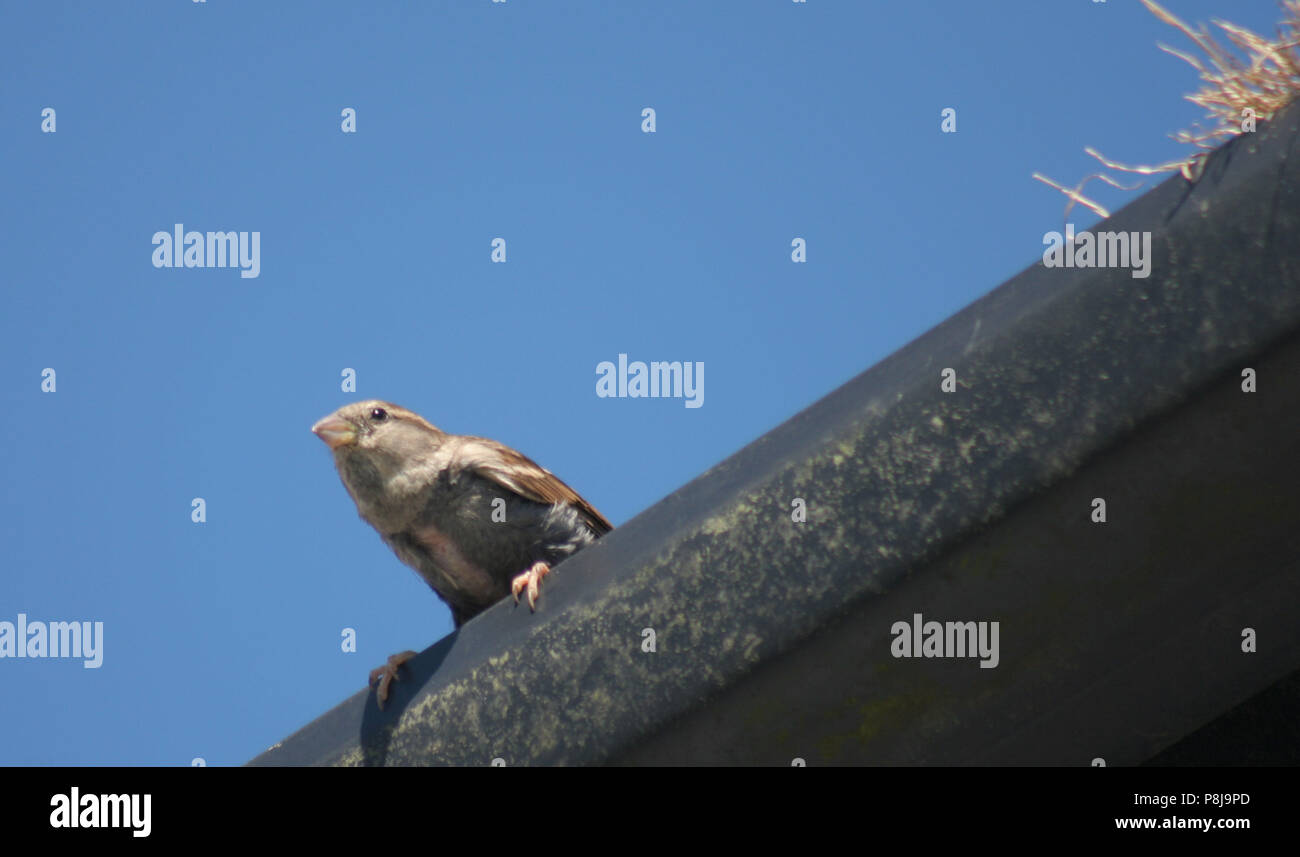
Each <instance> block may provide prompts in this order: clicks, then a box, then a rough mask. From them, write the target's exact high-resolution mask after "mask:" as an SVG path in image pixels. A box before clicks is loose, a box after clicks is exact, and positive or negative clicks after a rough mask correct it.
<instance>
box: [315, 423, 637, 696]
mask: <svg viewBox="0 0 1300 857" xmlns="http://www.w3.org/2000/svg"><path fill="white" fill-rule="evenodd" d="M311 430H312V432H313V433H314V434H315V435H316V436H317V437H319V438H320V439H321V440H322V441H324V442H325V443H326V444H327V445H328V446H329V448H330V450H331V452H332V453H333V456H334V465H335V467H336V468H337V470H338V474H339V478H340V479H341V480H342V481H343V487H344V488H346V489H347V492H348V494H349V495H350V496H351V497H352V500H353V502H354V503H355V504H356V507H357V512H358V513H359V514H360V516H361V518H362V520H364V521H365V522H366V523H368V524H370V526H372V527H374V528H375V530H376V531H377V532H378V533H379V536H380V538H382V539H383V540H384V542H385V543H386V544H387V545H388V546H389V547H390V548H392V550H393V552H394V553H395V554H396V555H397V558H398V559H400V560H401V561H402V562H403V563H405V564H406V565H408V566H410V567H411V568H413V569H414V570H415V572H416V573H417V574H419V575H420V577H421V578H423V579H424V581H425V582H426V583H428V584H429V586H430V587H431V588H432V589H433V591H434V592H435V593H437V595H438V597H439V598H441V599H442V600H443V601H444V602H446V604H447V606H448V607H450V608H451V616H452V621H453V622H454V623H455V626H456V627H457V628H459V627H460V626H461V625H463V624H465V623H466V622H468V621H469V620H470V619H471V618H472V617H474V616H476V615H477V614H479V613H481V612H482V611H484V610H486V609H487V608H488V607H490V606H492V605H493V604H495V603H496V602H498V601H500V600H501V599H502V598H504V597H505V596H507V595H511V594H513V595H514V598H515V603H516V604H517V603H519V596H520V594H521V593H523V594H526V595H527V598H528V606H529V609H530V610H535V609H536V606H537V598H538V595H539V592H540V586H541V582H542V579H543V578H545V577H546V576H547V575H548V574H550V572H551V567H552V566H554V565H555V564H557V563H559V562H560V561H561V560H563V559H565V558H567V557H569V556H572V555H573V554H574V553H576V552H578V551H579V550H582V549H583V548H585V547H587V546H588V545H590V544H592V543H593V542H595V541H596V540H597V539H599V538H600V537H601V536H603V535H605V534H606V533H608V532H609V531H610V530H612V529H613V528H614V527H613V524H611V523H610V522H609V521H608V520H606V518H605V517H604V516H603V515H601V514H600V512H598V511H596V509H595V507H594V506H592V505H591V504H590V503H588V502H587V501H586V500H584V499H583V498H582V497H581V496H579V495H578V493H577V492H576V491H574V490H573V489H572V488H570V487H569V486H568V485H567V484H565V483H564V482H563V481H562V480H561V479H560V478H559V477H557V476H556V475H555V474H554V473H551V471H549V470H547V469H546V468H544V467H542V466H541V465H539V464H537V463H536V462H534V461H533V460H532V459H531V458H529V457H527V456H526V455H524V454H523V453H521V452H517V451H516V450H514V449H511V448H510V447H508V446H506V445H505V444H502V443H498V442H497V441H494V440H489V439H487V438H483V437H474V436H472V435H458V434H450V433H448V432H445V431H443V430H442V429H440V428H438V427H437V426H435V425H433V424H432V423H430V422H429V421H428V420H426V419H424V418H423V417H421V416H420V415H419V414H417V413H415V412H413V411H409V410H407V409H406V408H403V407H401V406H399V405H395V404H393V403H391V402H386V401H382V400H379V399H371V400H368V401H362V402H354V403H351V404H348V405H344V406H343V407H341V408H339V409H338V410H336V411H335V412H334V413H332V414H330V415H328V416H326V417H324V418H322V419H320V420H319V421H317V422H316V424H315V425H313V426H312V427H311ZM415 654H416V653H415V652H413V651H405V652H399V653H398V654H395V655H393V656H391V657H390V658H389V659H388V662H387V663H386V664H385V665H384V666H381V667H379V668H377V669H375V670H372V671H371V673H370V684H371V685H372V686H373V685H375V684H376V682H377V683H378V684H379V687H378V690H377V691H376V698H377V702H378V704H379V707H380V709H382V708H383V707H384V703H385V702H386V701H387V700H388V692H389V686H390V685H391V684H392V682H393V680H394V679H395V678H397V677H398V675H397V673H398V670H399V668H400V667H401V666H402V664H404V663H406V661H408V660H410V659H411V658H413V657H415Z"/></svg>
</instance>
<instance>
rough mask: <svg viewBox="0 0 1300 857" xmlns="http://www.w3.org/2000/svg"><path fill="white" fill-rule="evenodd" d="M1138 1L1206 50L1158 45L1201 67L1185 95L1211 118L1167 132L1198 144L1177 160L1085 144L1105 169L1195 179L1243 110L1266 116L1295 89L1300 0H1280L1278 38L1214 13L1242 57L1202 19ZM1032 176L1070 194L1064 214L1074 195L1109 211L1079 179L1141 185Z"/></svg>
mask: <svg viewBox="0 0 1300 857" xmlns="http://www.w3.org/2000/svg"><path fill="white" fill-rule="evenodd" d="M1142 5H1144V6H1146V7H1147V10H1148V11H1150V12H1151V14H1152V15H1155V16H1156V17H1157V18H1159V19H1160V20H1161V21H1164V22H1165V23H1166V24H1168V25H1169V26H1171V27H1174V28H1176V29H1178V30H1180V31H1181V32H1182V33H1183V35H1185V36H1187V37H1188V38H1189V39H1191V40H1192V41H1193V42H1195V43H1196V46H1197V47H1199V48H1200V49H1201V51H1202V52H1204V54H1205V56H1206V57H1207V60H1201V59H1198V58H1197V57H1195V56H1192V55H1191V54H1186V53H1183V52H1182V51H1179V50H1175V49H1174V48H1171V47H1169V46H1168V45H1164V44H1162V45H1160V49H1161V50H1162V51H1164V52H1166V53H1170V54H1173V55H1174V56H1176V57H1178V58H1180V59H1182V60H1183V61H1185V62H1187V63H1188V64H1189V65H1191V66H1192V68H1194V69H1196V70H1197V71H1198V72H1200V75H1201V80H1202V81H1204V82H1203V83H1202V85H1201V88H1200V90H1199V91H1197V92H1195V93H1193V94H1191V95H1188V96H1187V100H1188V101H1190V102H1192V103H1193V104H1199V105H1200V106H1201V107H1204V108H1205V110H1206V112H1207V113H1208V114H1209V119H1210V122H1211V126H1210V127H1208V128H1202V127H1201V126H1199V125H1197V126H1194V127H1193V128H1192V129H1190V130H1185V131H1179V132H1178V133H1177V134H1172V135H1170V136H1171V137H1172V138H1173V139H1174V140H1177V141H1178V142H1179V143H1189V144H1191V145H1193V146H1196V147H1197V149H1198V150H1199V151H1196V152H1193V153H1192V154H1190V155H1188V156H1187V157H1186V158H1184V159H1182V160H1180V161H1170V162H1169V163H1165V164H1159V165H1157V166H1135V167H1131V166H1126V165H1124V164H1120V163H1117V162H1115V161H1112V160H1110V159H1108V158H1106V157H1105V156H1103V155H1102V154H1101V153H1100V152H1098V151H1097V150H1096V149H1093V148H1092V147H1088V148H1086V149H1084V151H1085V152H1087V153H1088V154H1089V155H1091V156H1092V157H1094V158H1096V159H1097V160H1098V161H1100V162H1101V164H1102V165H1103V166H1105V167H1106V168H1107V169H1112V170H1120V171H1122V172H1126V173H1137V174H1139V175H1158V174H1160V173H1168V172H1173V171H1174V170H1179V171H1180V172H1182V174H1183V177H1184V178H1186V179H1187V180H1188V181H1195V180H1196V179H1197V178H1198V177H1199V176H1200V172H1201V166H1202V164H1203V163H1204V161H1205V157H1206V155H1207V154H1208V150H1210V149H1213V148H1214V147H1215V146H1216V145H1218V144H1219V143H1220V142H1222V141H1223V140H1225V139H1227V138H1229V137H1234V136H1236V135H1237V134H1240V133H1242V131H1243V124H1245V121H1246V119H1247V117H1250V116H1254V117H1256V118H1259V119H1271V118H1272V117H1273V114H1274V113H1276V112H1277V111H1279V110H1281V109H1282V108H1283V107H1285V106H1286V105H1288V104H1290V103H1291V102H1292V101H1293V100H1295V98H1296V96H1297V95H1298V94H1300V51H1297V49H1296V48H1297V46H1300V0H1282V3H1281V6H1282V22H1281V23H1280V24H1279V25H1278V37H1277V39H1276V40H1270V39H1266V38H1264V37H1263V36H1260V35H1258V34H1256V33H1252V32H1251V31H1250V30H1247V29H1246V28H1244V27H1239V26H1237V25H1236V24H1231V23H1228V22H1227V21H1219V20H1217V19H1216V20H1214V26H1216V27H1218V28H1219V29H1220V30H1222V31H1223V33H1224V35H1225V36H1226V37H1227V38H1228V40H1229V41H1230V42H1232V43H1233V44H1234V45H1236V46H1237V47H1238V48H1240V49H1241V50H1243V51H1244V52H1245V54H1246V58H1245V59H1244V60H1243V59H1241V58H1240V57H1238V56H1237V55H1236V54H1234V53H1232V52H1230V51H1229V50H1228V49H1225V48H1224V47H1223V46H1222V45H1220V44H1219V43H1218V42H1216V41H1215V40H1214V38H1213V37H1212V36H1211V35H1210V33H1209V31H1208V30H1206V28H1205V26H1204V25H1201V27H1200V29H1192V28H1191V27H1189V26H1188V25H1187V24H1184V23H1183V22H1182V21H1181V20H1179V18H1178V17H1177V16H1176V15H1174V14H1173V13H1172V12H1170V11H1169V10H1167V9H1165V8H1164V7H1162V6H1161V5H1160V4H1158V3H1156V2H1155V0H1142ZM1034 178H1036V179H1038V180H1039V181H1041V182H1043V183H1045V184H1048V185H1051V186H1052V187H1054V188H1056V189H1057V190H1059V191H1060V192H1061V193H1063V194H1065V195H1066V196H1068V197H1069V198H1070V202H1069V204H1067V205H1066V207H1065V213H1066V215H1067V216H1068V215H1069V213H1070V209H1071V208H1073V207H1074V205H1075V203H1078V204H1079V205H1082V206H1085V207H1087V208H1090V209H1091V210H1093V211H1095V212H1096V213H1097V214H1098V215H1100V216H1101V217H1110V212H1108V211H1107V210H1106V209H1105V208H1103V207H1102V206H1101V205H1099V204H1097V203H1096V202H1095V201H1093V200H1091V199H1089V198H1088V197H1086V196H1084V195H1083V187H1084V185H1086V184H1087V183H1088V182H1090V181H1092V180H1093V179H1100V180H1101V181H1103V182H1105V183H1106V184H1108V185H1110V186H1112V187H1117V188H1120V189H1122V190H1135V189H1136V188H1138V187H1140V186H1141V182H1139V183H1138V184H1136V185H1133V186H1132V187H1126V186H1125V185H1122V184H1120V183H1119V182H1117V181H1116V180H1115V179H1113V178H1111V177H1110V176H1108V175H1106V174H1105V173H1093V174H1092V175H1090V176H1088V177H1086V178H1085V179H1084V180H1083V181H1081V182H1079V184H1078V185H1077V186H1076V187H1073V188H1067V187H1062V186H1061V185H1059V184H1057V183H1056V182H1054V181H1052V180H1051V179H1049V178H1047V177H1046V176H1044V175H1042V174H1041V173H1034Z"/></svg>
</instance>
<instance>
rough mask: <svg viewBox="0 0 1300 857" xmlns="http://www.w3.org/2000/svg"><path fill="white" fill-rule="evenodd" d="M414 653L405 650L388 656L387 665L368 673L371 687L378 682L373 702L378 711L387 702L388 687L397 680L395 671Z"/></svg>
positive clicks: (413, 655) (381, 709)
mask: <svg viewBox="0 0 1300 857" xmlns="http://www.w3.org/2000/svg"><path fill="white" fill-rule="evenodd" d="M415 654H416V653H415V652H413V651H411V650H410V649H407V650H406V651H405V652H398V653H397V654H395V655H389V656H388V663H386V664H384V665H383V666H382V667H376V668H375V669H373V670H371V671H370V685H371V686H372V687H373V686H374V684H375V682H379V690H377V691H376V692H375V701H376V702H377V703H378V704H379V710H380V711H383V710H384V703H385V702H387V701H388V686H389V685H391V684H392V683H393V679H395V678H397V677H398V676H397V671H398V670H399V669H400V668H401V666H402V664H404V663H406V662H407V661H409V660H410V659H411V658H413V657H415Z"/></svg>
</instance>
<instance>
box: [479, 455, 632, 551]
mask: <svg viewBox="0 0 1300 857" xmlns="http://www.w3.org/2000/svg"><path fill="white" fill-rule="evenodd" d="M464 441H465V443H464V445H463V446H462V447H461V448H460V449H459V450H457V453H456V456H457V458H459V459H460V460H461V463H462V464H464V466H466V467H468V468H469V469H470V470H472V471H474V472H475V473H477V474H478V475H480V476H482V477H483V478H485V479H491V480H492V481H493V482H496V483H497V484H498V485H501V486H502V487H503V488H507V489H509V490H511V491H513V492H515V493H516V494H518V495H519V496H520V497H523V498H525V499H527V500H532V501H533V502H534V503H545V504H547V505H548V506H551V505H555V504H557V503H561V504H565V505H569V506H572V507H573V508H574V509H576V510H577V511H578V513H579V514H580V515H582V517H583V519H584V520H586V522H587V525H588V526H589V527H591V529H592V530H593V531H595V533H596V535H598V536H603V535H604V534H605V533H607V532H609V531H610V530H612V529H614V525H613V524H611V523H610V522H609V521H607V520H605V516H604V515H602V514H600V512H597V511H596V509H595V507H594V506H592V505H591V504H590V503H588V502H587V501H586V500H584V499H582V497H581V496H579V495H578V492H577V491H574V490H573V489H572V488H570V487H569V486H568V485H566V484H565V483H564V480H562V479H560V477H558V476H556V475H555V474H554V473H552V472H551V471H549V470H547V469H546V468H545V467H542V466H541V465H540V464H538V463H537V462H535V461H533V460H532V459H531V458H529V457H528V456H526V455H524V454H523V453H521V452H516V451H515V450H513V449H511V448H510V447H508V446H506V445H504V444H501V443H497V442H496V441H495V440H489V439H487V438H485V437H465V438H464Z"/></svg>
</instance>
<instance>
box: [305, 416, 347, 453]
mask: <svg viewBox="0 0 1300 857" xmlns="http://www.w3.org/2000/svg"><path fill="white" fill-rule="evenodd" d="M311 430H312V432H314V433H315V435H316V436H317V437H318V438H320V439H321V440H323V441H325V442H326V443H328V444H329V447H330V449H338V448H339V447H340V446H346V445H348V444H351V443H355V442H356V440H357V430H356V428H354V427H353V425H352V423H350V422H348V421H347V420H345V419H343V418H342V417H337V416H335V415H333V414H330V415H329V416H328V417H326V418H325V419H323V420H321V421H320V422H318V423H316V425H314V426H312V427H311Z"/></svg>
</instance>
